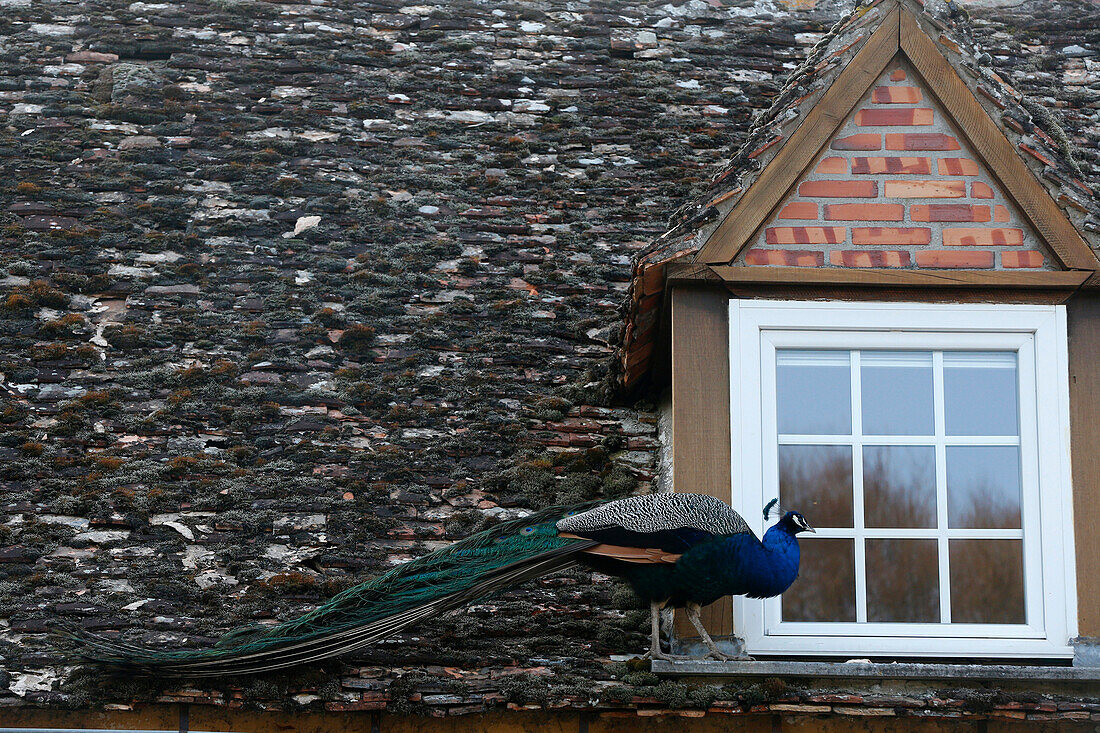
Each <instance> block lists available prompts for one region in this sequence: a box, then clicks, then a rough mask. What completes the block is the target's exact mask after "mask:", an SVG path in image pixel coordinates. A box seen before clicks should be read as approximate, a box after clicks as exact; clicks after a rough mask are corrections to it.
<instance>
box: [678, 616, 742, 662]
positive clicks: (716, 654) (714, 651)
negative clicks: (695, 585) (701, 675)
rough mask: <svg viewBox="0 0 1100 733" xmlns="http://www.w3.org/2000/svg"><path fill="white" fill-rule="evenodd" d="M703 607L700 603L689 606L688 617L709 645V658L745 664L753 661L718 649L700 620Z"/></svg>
mask: <svg viewBox="0 0 1100 733" xmlns="http://www.w3.org/2000/svg"><path fill="white" fill-rule="evenodd" d="M700 608H701V606H700V605H699V604H698V603H689V604H687V617H688V620H690V621H691V625H692V626H694V627H695V630H696V631H698V632H699V637H700V638H702V640H703V643H704V644H706V645H707V648H708V649H710V651H709V652H708V653H707V654H706V656H707V657H710V658H712V659H717V660H718V661H720V662H735V661H736V662H744V661H752V657H735V656H733V655H731V654H726V653H725V652H724V651H722V650H721V649H719V648H718V645H717V644H715V643H714V639H712V638H710V634H708V633H707V630H706V629H705V628H703V620H702V619H701V618H699V609H700Z"/></svg>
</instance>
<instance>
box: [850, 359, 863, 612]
mask: <svg viewBox="0 0 1100 733" xmlns="http://www.w3.org/2000/svg"><path fill="white" fill-rule="evenodd" d="M851 364H852V491H853V497H852V514H853V516H852V526H853V527H854V528H855V540H854V541H855V564H856V623H861V624H862V623H866V622H867V548H866V545H865V544H864V540H863V518H864V511H863V399H862V395H863V382H862V378H861V375H860V366H859V365H860V353H859V352H858V351H852V352H851Z"/></svg>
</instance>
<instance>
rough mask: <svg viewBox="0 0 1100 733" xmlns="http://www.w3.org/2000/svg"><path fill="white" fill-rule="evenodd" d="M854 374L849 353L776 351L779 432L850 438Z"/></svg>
mask: <svg viewBox="0 0 1100 733" xmlns="http://www.w3.org/2000/svg"><path fill="white" fill-rule="evenodd" d="M851 374H852V372H851V359H850V357H849V355H848V352H847V351H802V350H795V349H782V350H780V351H777V352H776V360H775V381H776V392H777V394H776V408H777V415H776V417H777V420H778V424H779V432H780V433H787V434H802V435H850V434H851V432H852V376H851Z"/></svg>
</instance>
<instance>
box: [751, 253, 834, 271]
mask: <svg viewBox="0 0 1100 733" xmlns="http://www.w3.org/2000/svg"><path fill="white" fill-rule="evenodd" d="M745 264H746V265H786V266H788V267H791V266H793V267H821V266H822V265H824V264H825V253H824V252H814V251H809V250H806V251H800V250H790V249H750V250H749V251H748V252H746V253H745Z"/></svg>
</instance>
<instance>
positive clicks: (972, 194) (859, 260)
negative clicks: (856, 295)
mask: <svg viewBox="0 0 1100 733" xmlns="http://www.w3.org/2000/svg"><path fill="white" fill-rule="evenodd" d="M808 170H809V173H807V174H806V176H805V177H804V178H803V179H802V180H801V181H799V182H798V183H797V184H796V185H795V186H794V187H793V189H792V191H791V193H789V194H788V196H787V198H786V199H785V200H783V201H782V203H780V204H779V206H777V207H776V209H775V213H773V214H772V215H771V217H770V219H768V220H767V223H766V224H764V226H762V227H761V229H760V231H759V232H758V233H757V234H756V235H754V238H753V239H752V244H751V245H750V246H749V247H747V248H746V249H745V250H743V251H742V252H741V254H740V255H739V256H738V257H737V259H735V260H734V264H740V265H749V266H783V267H790V266H795V267H842V268H861V267H875V268H880V267H891V268H916V269H943V268H965V269H996V270H1017V269H1029V270H1053V269H1059V268H1058V264H1057V262H1058V261H1057V259H1056V258H1055V257H1053V256H1052V254H1051V253H1050V252H1049V251H1048V250H1047V249H1046V247H1045V246H1044V245H1043V244H1042V243H1041V241H1040V239H1039V236H1038V235H1037V234H1036V232H1035V231H1034V230H1033V229H1032V228H1031V226H1030V224H1029V223H1028V222H1026V221H1025V220H1024V218H1023V217H1022V216H1021V214H1020V212H1019V211H1018V210H1017V209H1016V207H1015V205H1014V204H1013V203H1012V202H1011V201H1010V200H1009V199H1008V198H1007V197H1006V196H1005V193H1004V191H1003V189H1002V187H1001V185H1000V183H999V182H998V181H997V179H996V178H994V177H993V175H992V174H991V172H990V171H989V169H988V168H987V167H986V166H985V165H984V164H983V163H982V162H981V161H980V159H979V158H978V157H977V155H976V154H975V153H974V152H973V151H972V150H971V149H970V146H969V144H968V143H967V141H966V140H965V138H964V137H962V135H961V134H960V133H959V131H958V130H957V129H956V128H955V127H954V125H953V124H952V123H951V121H950V119H949V117H948V116H947V115H946V114H945V112H944V110H943V108H942V107H940V105H939V104H938V103H937V102H936V100H935V99H934V98H933V97H932V94H931V93H930V92H929V90H927V89H926V88H924V86H923V84H922V82H921V81H920V79H919V77H918V76H917V75H916V74H915V73H914V72H913V71H912V69H911V68H909V67H908V65H907V64H905V63H904V62H901V61H900V60H895V61H894V62H893V63H891V64H890V65H888V67H887V69H886V70H885V71H884V72H883V74H882V75H881V77H880V78H879V79H878V81H877V82H876V83H875V84H873V85H872V86H871V88H870V89H869V90H868V92H867V94H866V95H865V96H864V98H863V99H862V100H861V101H860V103H859V104H858V105H856V107H855V109H854V110H853V111H852V113H851V114H850V115H849V118H848V119H847V120H846V121H845V123H844V124H843V125H842V126H841V127H840V128H839V130H838V131H837V133H836V135H835V136H834V138H833V139H832V140H831V141H830V143H829V144H828V145H827V146H826V148H825V149H824V150H823V151H822V152H821V153H820V154H819V156H818V160H816V161H815V162H814V164H813V165H812V166H810V168H809V169H808Z"/></svg>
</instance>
